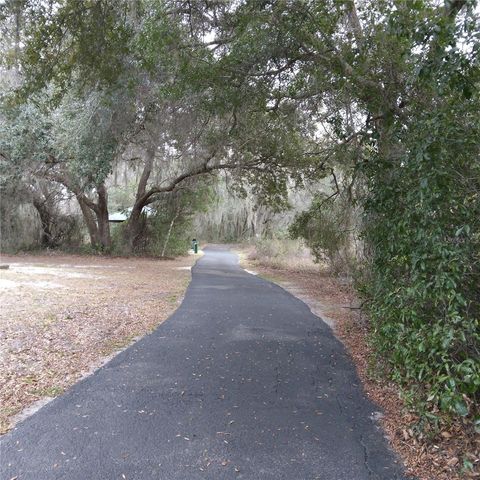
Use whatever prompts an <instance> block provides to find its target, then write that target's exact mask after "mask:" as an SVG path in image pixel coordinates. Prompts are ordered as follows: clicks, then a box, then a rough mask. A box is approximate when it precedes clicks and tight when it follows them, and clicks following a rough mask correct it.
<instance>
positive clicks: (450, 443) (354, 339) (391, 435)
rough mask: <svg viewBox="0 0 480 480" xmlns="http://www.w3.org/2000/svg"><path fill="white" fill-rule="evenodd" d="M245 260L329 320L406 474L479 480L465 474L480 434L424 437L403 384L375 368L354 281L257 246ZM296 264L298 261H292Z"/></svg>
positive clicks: (457, 430) (456, 431) (430, 479)
mask: <svg viewBox="0 0 480 480" xmlns="http://www.w3.org/2000/svg"><path fill="white" fill-rule="evenodd" d="M237 250H238V252H239V253H240V258H241V264H242V266H243V267H244V268H247V269H249V270H254V271H256V272H257V273H259V274H260V275H262V276H264V277H265V278H268V279H270V280H272V281H274V282H275V283H278V284H279V285H281V286H282V287H284V288H285V289H286V290H289V291H290V292H291V293H292V294H294V295H295V296H297V297H299V298H300V299H301V300H303V301H304V302H305V303H307V304H308V305H309V306H310V307H311V309H312V311H313V312H314V313H316V314H317V315H319V316H321V317H322V318H324V319H325V320H326V321H327V323H329V324H330V325H331V326H332V328H333V331H334V333H335V335H336V336H337V337H338V338H339V339H340V340H341V341H342V342H343V343H344V345H345V346H346V348H347V350H348V352H349V353H350V355H351V357H352V358H353V360H354V363H355V365H356V368H357V372H358V375H359V377H360V378H361V380H362V384H363V388H364V390H365V393H366V395H367V396H368V397H369V398H370V399H371V400H372V401H374V402H375V403H376V404H378V405H379V406H380V408H381V409H382V411H383V413H384V416H383V418H382V419H381V423H382V426H383V428H384V430H385V432H386V433H387V436H388V439H389V442H390V444H391V446H392V448H393V449H394V450H395V451H396V452H397V453H398V454H399V456H400V457H401V458H402V460H403V462H404V464H405V468H406V472H407V474H409V475H412V476H414V477H416V478H417V479H418V480H460V479H464V478H478V477H480V475H479V474H478V472H471V471H470V472H462V459H465V458H466V457H467V459H469V460H470V461H471V462H472V463H476V465H477V466H478V451H479V444H478V437H477V438H476V439H475V438H474V437H473V436H472V435H470V432H467V431H466V430H465V429H464V428H463V426H462V425H461V423H459V422H457V423H455V424H452V425H451V427H450V428H449V429H448V430H446V431H443V432H440V434H438V435H436V436H435V437H433V438H427V437H426V436H423V435H418V434H416V433H415V431H414V425H415V424H416V422H417V421H418V418H417V417H416V416H415V414H414V413H412V412H411V411H409V410H408V409H407V407H406V405H405V404H404V402H403V401H402V398H401V395H400V391H399V388H398V387H397V386H396V385H394V384H393V383H389V382H387V381H385V380H382V378H380V377H379V376H377V375H374V373H373V372H372V365H371V362H370V359H371V358H372V352H371V349H370V346H369V343H368V320H367V319H366V318H365V317H364V316H363V315H362V312H361V310H360V309H359V308H358V307H359V301H358V299H357V298H356V296H355V292H354V290H353V288H352V286H351V285H350V283H349V282H348V281H346V280H345V279H339V278H338V277H334V276H331V275H329V273H328V271H327V270H326V269H325V268H322V267H318V266H317V270H315V268H314V267H313V266H310V267H309V268H304V266H303V263H304V261H302V262H301V263H300V265H297V266H294V267H293V268H291V267H289V266H288V264H287V263H285V264H283V266H280V267H279V266H278V265H277V264H276V263H273V264H272V263H270V262H269V260H268V258H265V257H263V258H261V259H260V258H259V256H258V254H256V253H255V252H253V253H252V248H251V247H250V248H243V249H242V248H239V249H237ZM289 263H292V260H289Z"/></svg>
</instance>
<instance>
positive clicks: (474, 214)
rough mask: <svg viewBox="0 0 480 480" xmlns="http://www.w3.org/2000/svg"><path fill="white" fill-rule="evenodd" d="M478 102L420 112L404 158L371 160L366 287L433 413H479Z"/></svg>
mask: <svg viewBox="0 0 480 480" xmlns="http://www.w3.org/2000/svg"><path fill="white" fill-rule="evenodd" d="M478 108H479V102H478V98H477V99H476V100H474V99H471V98H470V99H466V98H461V97H458V96H452V98H451V99H450V101H448V100H447V101H444V102H443V104H441V105H439V107H438V108H437V110H436V111H429V112H426V113H423V114H422V113H420V112H419V113H418V116H417V121H416V122H415V124H414V125H412V126H411V127H410V130H409V132H408V136H407V135H405V136H402V135H400V136H399V140H400V142H401V143H402V145H403V146H404V154H402V155H399V156H398V158H397V159H396V160H394V161H392V159H391V158H389V159H388V161H381V160H380V159H379V158H376V159H372V162H367V163H366V166H365V173H366V176H367V178H368V182H369V187H370V188H369V195H368V198H367V201H366V203H365V212H366V215H365V238H366V241H367V245H369V246H370V256H369V257H370V263H369V269H368V271H369V275H368V277H367V278H366V281H365V282H364V283H363V286H362V288H363V292H364V294H365V296H366V299H367V305H368V308H369V313H370V317H371V320H372V323H373V329H374V331H373V341H374V343H375V346H376V350H377V352H378V353H379V354H380V355H381V356H382V357H383V358H384V359H386V360H387V362H388V369H389V371H390V373H391V374H392V376H393V378H394V379H396V380H397V381H399V382H401V383H403V384H406V385H408V386H409V387H410V391H411V392H412V394H414V395H412V399H415V400H416V401H417V402H420V403H421V404H423V407H426V411H429V412H435V411H437V408H439V409H440V410H442V411H444V412H450V413H454V414H457V415H460V416H467V415H469V414H474V413H475V412H474V411H473V410H474V404H475V402H476V401H477V400H478V391H479V387H480V362H479V353H480V329H479V320H480V302H479V300H480V162H479V143H478V139H479V138H480V118H479V115H478V111H479V110H478Z"/></svg>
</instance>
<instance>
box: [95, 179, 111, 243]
mask: <svg viewBox="0 0 480 480" xmlns="http://www.w3.org/2000/svg"><path fill="white" fill-rule="evenodd" d="M97 195H98V202H97V206H98V208H97V210H96V211H95V214H96V217H97V225H98V237H99V240H100V245H101V247H102V249H104V250H109V249H110V248H111V247H112V238H111V236H110V224H109V223H108V195H107V189H106V188H105V185H104V184H101V185H98V186H97Z"/></svg>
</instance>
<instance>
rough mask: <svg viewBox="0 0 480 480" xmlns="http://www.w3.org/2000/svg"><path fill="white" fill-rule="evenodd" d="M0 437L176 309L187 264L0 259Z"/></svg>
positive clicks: (59, 257)
mask: <svg viewBox="0 0 480 480" xmlns="http://www.w3.org/2000/svg"><path fill="white" fill-rule="evenodd" d="M0 263H2V264H9V265H10V268H9V269H8V270H0V302H1V303H0V304H1V311H0V406H1V407H0V433H4V432H5V431H7V430H8V429H9V428H11V427H12V425H13V423H14V421H15V415H16V414H18V413H19V412H20V411H22V410H23V409H24V408H25V407H27V406H29V405H31V404H32V403H33V402H36V401H38V400H40V399H42V398H45V397H54V396H56V395H58V394H59V393H61V392H63V391H64V390H65V389H66V388H68V387H69V386H70V385H72V384H73V383H75V382H76V381H77V380H78V379H79V378H80V377H81V376H82V375H84V374H85V373H86V372H88V371H90V370H91V369H92V368H94V367H95V366H99V365H100V364H101V360H102V359H104V358H105V357H106V356H108V355H110V354H112V352H114V351H116V350H119V349H121V348H123V347H125V346H126V345H128V344H129V343H130V342H131V341H132V340H133V339H134V338H136V337H139V336H142V335H145V334H146V333H148V332H150V331H151V330H152V329H153V328H155V327H156V326H157V325H158V324H160V323H161V322H162V321H163V320H165V319H166V318H168V316H169V315H170V314H171V313H172V312H173V311H174V310H175V309H176V308H177V307H178V305H179V302H180V301H181V297H182V295H183V294H184V292H185V289H186V287H187V285H188V283H189V281H190V267H191V266H192V264H193V263H194V258H193V257H192V256H189V257H183V258H179V259H176V260H162V261H161V260H155V259H146V258H108V257H87V256H74V255H35V256H29V255H16V256H2V258H1V262H0Z"/></svg>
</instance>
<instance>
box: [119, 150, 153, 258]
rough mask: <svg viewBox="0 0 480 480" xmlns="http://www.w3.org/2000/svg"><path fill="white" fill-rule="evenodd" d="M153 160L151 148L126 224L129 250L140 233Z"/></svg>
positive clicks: (132, 248)
mask: <svg viewBox="0 0 480 480" xmlns="http://www.w3.org/2000/svg"><path fill="white" fill-rule="evenodd" d="M154 158H155V150H154V149H153V148H152V149H151V150H149V151H148V152H147V156H146V159H145V164H144V167H143V171H142V175H141V176H140V180H139V182H138V188H137V194H136V196H135V204H134V205H133V208H132V211H131V213H130V217H129V218H128V222H127V231H126V235H127V242H128V246H129V248H130V250H132V251H133V250H134V249H135V247H136V246H137V243H138V239H139V237H140V234H141V233H142V229H143V225H142V210H143V207H145V205H147V201H148V198H146V196H145V193H146V190H147V183H148V179H149V178H150V174H151V173H152V168H153V160H154Z"/></svg>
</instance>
